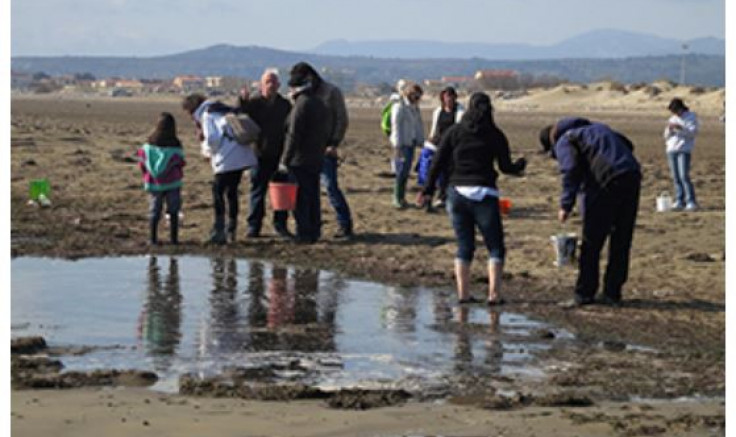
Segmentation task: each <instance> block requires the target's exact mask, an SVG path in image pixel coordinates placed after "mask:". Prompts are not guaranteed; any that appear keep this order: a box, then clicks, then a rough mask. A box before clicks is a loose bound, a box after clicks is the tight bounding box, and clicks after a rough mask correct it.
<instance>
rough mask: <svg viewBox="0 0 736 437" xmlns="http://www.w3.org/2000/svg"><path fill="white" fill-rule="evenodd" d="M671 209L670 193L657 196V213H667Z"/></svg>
mask: <svg viewBox="0 0 736 437" xmlns="http://www.w3.org/2000/svg"><path fill="white" fill-rule="evenodd" d="M671 209H672V198H671V197H670V193H667V192H663V193H661V194H660V195H659V196H657V212H667V211H669V210H671Z"/></svg>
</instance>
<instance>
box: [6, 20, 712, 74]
mask: <svg viewBox="0 0 736 437" xmlns="http://www.w3.org/2000/svg"><path fill="white" fill-rule="evenodd" d="M604 33H606V32H604ZM617 33H619V34H621V35H625V34H626V33H625V32H624V33H620V32H617ZM587 35H588V36H587V37H586V36H585V35H581V36H579V37H576V38H571V39H569V40H567V41H565V42H563V43H560V44H557V45H555V46H551V47H557V49H556V50H562V49H561V47H566V48H567V50H568V51H567V52H563V51H560V52H558V53H570V51H572V50H573V48H575V47H579V49H578V51H577V53H586V55H585V56H569V55H568V56H567V57H565V58H556V59H554V58H553V59H548V58H545V59H541V58H539V59H537V58H534V57H531V55H527V56H530V57H529V58H525V60H521V59H517V58H511V57H509V56H510V55H509V56H506V57H505V58H506V59H503V60H499V59H486V58H483V57H480V56H477V55H476V56H474V57H470V58H468V57H467V53H460V52H453V53H445V56H446V57H445V58H437V57H436V56H427V55H426V53H424V52H421V54H422V55H424V57H417V58H414V59H403V58H400V57H399V56H398V55H396V54H394V55H389V54H385V55H383V56H381V57H370V56H367V55H356V54H355V53H352V54H351V55H349V56H348V55H326V54H318V53H299V52H292V51H284V50H276V49H271V48H267V47H258V46H245V47H239V46H233V45H227V44H219V45H215V46H211V47H207V48H203V49H197V50H192V51H187V52H183V53H178V54H172V55H166V56H155V57H100V56H59V57H31V56H23V57H12V58H11V69H12V70H13V71H18V72H28V73H36V72H45V73H47V74H51V75H63V74H75V73H91V74H93V75H94V76H96V77H111V76H117V77H126V78H148V79H157V78H158V79H164V78H171V77H174V76H177V75H181V74H196V75H225V76H238V77H245V78H251V79H254V78H258V77H260V75H261V73H262V72H263V70H264V69H265V68H270V67H276V68H279V69H280V70H281V71H282V72H286V71H288V70H289V68H290V67H291V66H292V65H294V64H295V63H297V62H299V61H306V62H309V63H311V64H312V65H314V66H315V67H317V68H319V69H327V70H329V71H330V72H332V73H331V74H332V75H333V77H334V78H337V77H339V78H340V83H341V84H355V83H356V82H362V83H369V84H378V83H381V82H386V83H389V84H393V83H395V82H396V80H397V79H398V78H406V79H411V80H417V81H421V80H424V79H439V78H441V77H442V76H471V75H473V74H474V73H475V72H476V71H478V70H483V69H512V70H516V71H518V72H520V73H527V74H532V75H552V76H557V77H561V78H565V79H567V80H570V81H574V82H592V81H596V80H601V79H612V80H618V81H620V82H626V83H633V82H652V81H654V80H658V79H670V80H673V81H675V82H677V81H679V78H680V69H681V66H682V61H683V59H684V60H685V64H686V79H687V80H686V82H687V83H688V84H696V85H706V86H724V85H725V54H724V53H725V50H723V47H722V46H723V45H724V41H723V40H716V39H710V38H708V39H704V40H696V41H690V42H688V44H689V45H690V46H689V49H688V50H687V52H688V54H687V55H686V56H685V57H684V58H683V53H682V52H683V50H682V48H681V47H680V48H679V52H678V51H677V49H676V48H675V49H672V50H674V52H672V53H671V54H661V53H660V54H659V55H657V56H649V55H647V56H644V55H641V56H634V55H632V54H629V55H626V56H627V57H623V58H622V57H620V56H618V54H619V53H624V50H623V49H621V50H614V49H613V48H611V47H614V46H615V45H616V44H619V45H622V44H623V43H622V42H619V43H614V42H610V45H609V44H608V43H606V44H604V43H603V42H602V41H600V40H598V39H597V38H596V35H599V33H596V32H593V33H591V34H587ZM629 35H631V34H629ZM649 38H653V40H660V39H661V38H656V37H649ZM588 40H589V41H590V43H588V42H587V41H588ZM711 40H715V42H718V41H720V43H718V44H716V43H715V42H714V43H713V44H712V46H711V44H709V43H708V42H709V41H710V42H713V41H711ZM620 41H623V39H622V40H620ZM641 41H642V42H640V45H641V46H642V47H643V46H645V45H651V44H647V43H645V42H643V41H645V40H641ZM385 44H388V43H385ZM417 44H419V43H418V42H417ZM422 44H425V45H426V46H429V45H433V44H435V47H440V46H441V45H442V43H427V42H424V43H422ZM437 44H439V46H438V45H437ZM630 44H633V43H627V44H626V45H627V46H629V45H630ZM677 44H681V43H680V42H678V43H677ZM719 44H720V46H721V49H720V50H721V51H720V52H718V53H716V54H713V53H704V54H699V53H700V51H699V50H706V49H701V48H700V47H701V46H702V47H711V49H709V50H715V49H714V48H713V47H715V46H719ZM388 46H390V44H389V45H388ZM388 46H387V47H388ZM448 46H453V44H448ZM595 47H597V51H595V54H591V53H592V52H589V51H585V52H584V50H583V49H585V50H593V48H595ZM437 51H438V50H435V52H437ZM715 51H718V50H715ZM395 53H399V52H398V51H397V52H395ZM413 53H419V52H417V51H414V52H413ZM602 54H606V55H608V56H602ZM549 56H551V55H549Z"/></svg>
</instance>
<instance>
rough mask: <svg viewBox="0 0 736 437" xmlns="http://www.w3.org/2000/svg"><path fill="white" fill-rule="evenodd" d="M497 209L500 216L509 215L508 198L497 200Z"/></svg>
mask: <svg viewBox="0 0 736 437" xmlns="http://www.w3.org/2000/svg"><path fill="white" fill-rule="evenodd" d="M498 209H499V210H500V211H501V214H502V215H509V213H510V212H511V199H509V198H508V197H501V198H500V199H498Z"/></svg>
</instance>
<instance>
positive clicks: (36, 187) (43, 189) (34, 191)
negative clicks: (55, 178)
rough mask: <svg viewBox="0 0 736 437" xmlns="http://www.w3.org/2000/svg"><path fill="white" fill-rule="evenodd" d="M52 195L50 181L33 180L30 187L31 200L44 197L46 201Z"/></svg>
mask: <svg viewBox="0 0 736 437" xmlns="http://www.w3.org/2000/svg"><path fill="white" fill-rule="evenodd" d="M50 193H51V185H50V184H49V181H48V179H33V180H32V181H31V182H30V187H29V196H30V198H31V200H35V201H37V200H38V197H39V196H41V195H43V196H44V197H45V198H46V199H48V198H49V197H51V196H49V194H50Z"/></svg>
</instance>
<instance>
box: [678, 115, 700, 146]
mask: <svg viewBox="0 0 736 437" xmlns="http://www.w3.org/2000/svg"><path fill="white" fill-rule="evenodd" d="M680 119H681V120H682V124H681V125H680V126H681V127H680V130H679V132H680V136H682V137H683V138H686V139H689V140H690V139H693V138H695V135H697V134H698V128H699V126H698V117H696V116H695V114H694V113H692V112H691V113H689V114H688V115H687V117H680Z"/></svg>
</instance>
